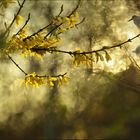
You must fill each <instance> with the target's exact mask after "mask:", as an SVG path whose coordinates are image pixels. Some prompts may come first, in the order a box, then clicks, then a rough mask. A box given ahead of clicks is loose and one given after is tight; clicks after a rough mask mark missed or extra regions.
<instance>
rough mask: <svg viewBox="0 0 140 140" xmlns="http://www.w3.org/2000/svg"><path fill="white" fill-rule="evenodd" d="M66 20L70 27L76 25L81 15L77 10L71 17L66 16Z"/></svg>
mask: <svg viewBox="0 0 140 140" xmlns="http://www.w3.org/2000/svg"><path fill="white" fill-rule="evenodd" d="M65 20H66V22H67V23H68V27H69V28H71V27H75V25H76V23H77V22H78V21H79V15H78V13H77V12H76V13H74V14H73V15H71V16H70V17H66V18H65Z"/></svg>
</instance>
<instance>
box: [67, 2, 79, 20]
mask: <svg viewBox="0 0 140 140" xmlns="http://www.w3.org/2000/svg"><path fill="white" fill-rule="evenodd" d="M80 3H81V0H79V1H78V4H77V6H76V7H75V8H74V10H73V11H72V12H71V13H70V14H69V15H68V17H70V16H71V15H73V14H74V13H75V12H76V11H77V9H78V8H79V6H80Z"/></svg>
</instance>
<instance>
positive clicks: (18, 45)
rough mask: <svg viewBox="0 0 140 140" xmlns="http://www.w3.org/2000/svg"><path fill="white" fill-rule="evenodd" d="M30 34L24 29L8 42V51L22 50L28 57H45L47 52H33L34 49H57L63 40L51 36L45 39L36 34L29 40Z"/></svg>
mask: <svg viewBox="0 0 140 140" xmlns="http://www.w3.org/2000/svg"><path fill="white" fill-rule="evenodd" d="M28 36H29V35H28V34H27V32H26V30H25V29H22V30H21V31H20V32H19V33H18V34H17V35H13V36H12V38H11V40H10V41H9V42H8V46H9V47H8V49H7V50H9V51H11V50H12V51H13V50H14V51H15V50H21V51H22V55H23V56H24V57H26V56H27V55H28V54H30V55H31V56H34V55H36V56H41V57H42V56H43V55H44V54H45V53H46V51H36V52H35V51H32V48H34V47H39V48H50V47H55V46H57V45H59V44H61V43H63V40H62V39H61V38H58V37H55V36H50V37H48V38H46V39H45V38H44V36H43V35H41V34H36V35H34V36H31V37H30V38H28Z"/></svg>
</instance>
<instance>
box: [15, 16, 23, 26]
mask: <svg viewBox="0 0 140 140" xmlns="http://www.w3.org/2000/svg"><path fill="white" fill-rule="evenodd" d="M22 21H23V17H22V16H20V15H17V16H16V25H17V26H18V25H19V24H20V23H21V22H22Z"/></svg>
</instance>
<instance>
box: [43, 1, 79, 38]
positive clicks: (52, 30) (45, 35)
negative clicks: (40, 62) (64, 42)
mask: <svg viewBox="0 0 140 140" xmlns="http://www.w3.org/2000/svg"><path fill="white" fill-rule="evenodd" d="M80 2H81V0H79V1H78V4H77V6H76V7H75V8H74V10H73V11H72V12H71V13H70V14H69V15H68V16H67V17H68V18H69V17H70V16H71V15H72V14H74V13H75V12H76V10H77V9H78V8H79V5H80ZM62 24H63V23H60V24H59V25H57V26H55V27H54V28H53V29H52V30H51V31H50V32H49V33H48V34H46V35H45V37H44V39H46V38H47V37H48V36H49V35H50V34H51V33H52V32H53V31H55V30H56V29H57V28H59V27H60V26H61V25H62Z"/></svg>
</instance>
